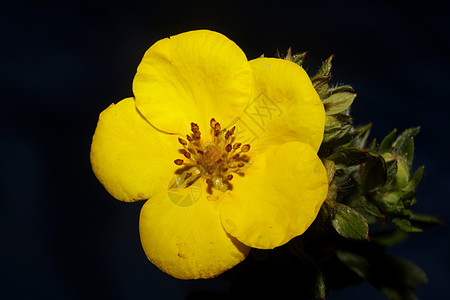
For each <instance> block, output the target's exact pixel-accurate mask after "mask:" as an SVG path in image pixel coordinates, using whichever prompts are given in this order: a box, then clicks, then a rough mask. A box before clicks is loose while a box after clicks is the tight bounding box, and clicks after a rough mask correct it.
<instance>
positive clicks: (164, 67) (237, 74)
mask: <svg viewBox="0 0 450 300" xmlns="http://www.w3.org/2000/svg"><path fill="white" fill-rule="evenodd" d="M252 82H253V78H252V71H251V68H250V65H249V63H248V61H247V58H246V56H245V54H244V52H242V50H241V49H240V48H239V47H238V46H237V45H236V44H235V43H234V42H233V41H231V40H229V39H228V38H227V37H225V36H224V35H222V34H220V33H217V32H213V31H208V30H197V31H190V32H186V33H182V34H179V35H175V36H172V37H170V38H165V39H162V40H160V41H158V42H156V43H155V44H154V45H153V46H152V47H150V49H149V50H148V51H147V52H146V53H145V55H144V58H143V59H142V62H141V63H140V65H139V67H138V69H137V73H136V77H135V78H134V82H133V92H134V95H135V98H136V105H137V107H138V108H139V111H141V112H142V114H143V115H144V116H145V117H146V118H147V119H148V120H149V121H150V122H151V123H152V124H153V125H155V126H156V127H157V128H158V129H161V130H163V131H166V132H171V133H178V134H186V133H188V132H189V130H190V123H191V122H195V123H198V124H199V125H200V130H202V129H203V130H205V129H209V120H210V119H211V118H215V119H216V120H217V121H219V122H221V123H223V124H228V123H230V122H231V121H232V120H234V119H235V118H236V117H237V116H239V115H240V114H241V113H242V111H243V110H244V108H245V106H246V105H247V104H248V102H249V100H250V98H251V93H252Z"/></svg>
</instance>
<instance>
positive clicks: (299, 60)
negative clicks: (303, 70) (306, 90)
mask: <svg viewBox="0 0 450 300" xmlns="http://www.w3.org/2000/svg"><path fill="white" fill-rule="evenodd" d="M305 57H306V52H303V53H298V54H294V55H292V58H291V60H292V61H293V62H294V63H296V64H297V65H299V66H302V64H303V61H304V60H305Z"/></svg>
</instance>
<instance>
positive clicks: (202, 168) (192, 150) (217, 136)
mask: <svg viewBox="0 0 450 300" xmlns="http://www.w3.org/2000/svg"><path fill="white" fill-rule="evenodd" d="M210 127H211V128H210V134H211V139H210V140H209V141H207V142H205V140H204V139H202V137H201V136H202V135H201V133H200V128H199V126H198V125H197V124H195V123H191V131H192V134H187V135H186V139H187V141H186V140H184V139H182V138H178V141H179V142H180V144H181V145H182V146H183V149H180V153H181V154H183V156H184V157H185V159H179V158H178V159H175V160H174V163H175V164H176V165H178V166H180V169H179V170H178V171H177V173H178V174H179V176H178V177H177V179H176V180H175V183H174V184H173V185H172V186H171V187H173V188H179V187H188V186H190V185H192V184H193V183H194V182H195V181H196V180H198V179H200V178H204V179H206V183H207V184H208V189H207V191H208V193H210V194H212V188H215V189H217V190H219V191H222V192H225V191H227V190H231V189H232V185H231V183H230V181H231V180H232V179H233V173H234V174H238V175H243V174H244V172H245V170H246V169H247V168H248V167H249V166H250V157H249V156H248V155H247V154H246V153H247V152H248V151H249V150H250V145H249V144H245V145H242V144H241V143H239V142H236V136H235V135H234V132H235V130H236V128H235V127H234V126H233V128H231V129H230V130H227V129H226V128H225V129H222V127H221V126H220V124H219V123H218V122H217V121H216V120H215V119H214V118H213V119H211V121H210Z"/></svg>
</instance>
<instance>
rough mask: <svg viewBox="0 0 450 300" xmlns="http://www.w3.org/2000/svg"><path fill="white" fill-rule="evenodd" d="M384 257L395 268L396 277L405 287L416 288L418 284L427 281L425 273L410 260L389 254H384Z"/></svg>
mask: <svg viewBox="0 0 450 300" xmlns="http://www.w3.org/2000/svg"><path fill="white" fill-rule="evenodd" d="M386 259H387V261H388V263H389V264H390V265H392V266H393V267H394V268H395V269H396V270H397V272H398V274H399V276H398V279H400V281H402V283H403V284H404V285H405V286H406V287H408V288H410V289H417V288H418V287H419V284H422V283H426V282H427V276H426V274H425V273H424V272H423V271H422V270H421V269H420V268H419V267H418V266H416V265H415V264H413V263H412V262H410V261H407V260H406V259H402V258H399V257H394V256H390V255H386Z"/></svg>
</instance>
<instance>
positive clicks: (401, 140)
mask: <svg viewBox="0 0 450 300" xmlns="http://www.w3.org/2000/svg"><path fill="white" fill-rule="evenodd" d="M419 131H420V127H415V128H409V129H406V130H405V131H403V132H402V134H400V135H399V136H398V138H397V139H396V140H395V142H394V143H393V144H392V149H393V150H394V151H395V152H396V153H398V152H399V151H400V149H402V148H403V146H404V144H405V143H406V142H407V141H408V140H409V139H410V138H412V137H414V136H416V135H417V134H418V133H419Z"/></svg>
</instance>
